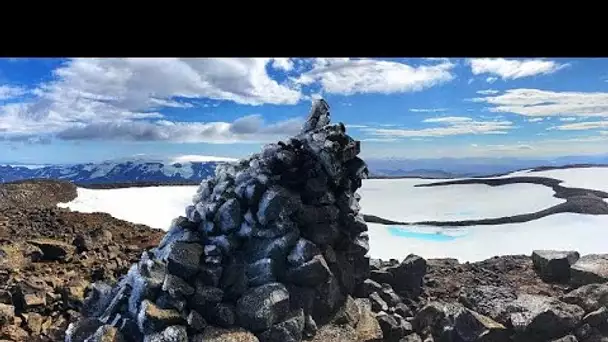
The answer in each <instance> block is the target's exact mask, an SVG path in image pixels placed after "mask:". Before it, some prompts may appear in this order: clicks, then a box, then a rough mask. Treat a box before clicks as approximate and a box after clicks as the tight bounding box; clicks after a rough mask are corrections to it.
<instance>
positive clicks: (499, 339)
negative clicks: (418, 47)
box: [452, 308, 510, 342]
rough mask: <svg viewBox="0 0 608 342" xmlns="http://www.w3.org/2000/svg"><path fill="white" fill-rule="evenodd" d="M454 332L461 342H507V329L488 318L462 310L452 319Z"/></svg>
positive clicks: (508, 338)
mask: <svg viewBox="0 0 608 342" xmlns="http://www.w3.org/2000/svg"><path fill="white" fill-rule="evenodd" d="M452 320H453V322H454V323H453V324H454V332H455V333H456V334H457V336H458V337H459V338H460V339H461V340H462V341H492V342H503V341H504V342H508V341H510V336H509V335H510V334H509V331H508V330H507V328H506V327H505V326H504V325H502V324H500V323H498V322H496V321H494V320H493V319H491V318H490V317H487V316H484V315H481V314H479V313H477V312H475V311H471V310H469V309H465V308H462V310H458V311H457V312H456V314H455V315H454V317H453V318H452Z"/></svg>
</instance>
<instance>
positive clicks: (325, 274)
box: [287, 254, 332, 287]
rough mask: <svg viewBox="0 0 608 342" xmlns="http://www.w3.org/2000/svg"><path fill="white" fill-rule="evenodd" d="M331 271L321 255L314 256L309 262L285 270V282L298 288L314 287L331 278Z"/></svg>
mask: <svg viewBox="0 0 608 342" xmlns="http://www.w3.org/2000/svg"><path fill="white" fill-rule="evenodd" d="M331 274H332V273H331V270H330V269H329V266H327V263H326V262H325V258H323V256H322V255H320V254H319V255H315V256H314V257H313V258H312V259H311V260H310V261H307V262H305V263H304V264H302V265H300V266H297V267H295V268H291V269H289V270H287V280H288V281H290V282H291V283H294V284H296V285H300V286H309V287H314V286H316V285H319V284H321V283H323V282H325V281H327V279H329V277H330V276H331Z"/></svg>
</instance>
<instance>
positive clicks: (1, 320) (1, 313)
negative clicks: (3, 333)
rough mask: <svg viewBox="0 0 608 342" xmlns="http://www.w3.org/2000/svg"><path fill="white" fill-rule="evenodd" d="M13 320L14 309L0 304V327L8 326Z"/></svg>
mask: <svg viewBox="0 0 608 342" xmlns="http://www.w3.org/2000/svg"><path fill="white" fill-rule="evenodd" d="M14 318H15V307H14V306H12V305H7V304H2V303H0V326H3V325H5V324H6V325H10V324H12V323H13V319H14Z"/></svg>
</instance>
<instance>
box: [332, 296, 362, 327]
mask: <svg viewBox="0 0 608 342" xmlns="http://www.w3.org/2000/svg"><path fill="white" fill-rule="evenodd" d="M360 318H361V309H360V308H359V305H358V304H357V302H355V300H354V299H353V298H352V297H351V296H346V300H345V301H344V305H342V307H341V308H340V310H338V312H337V313H336V316H335V317H334V320H333V322H334V323H335V324H348V325H350V326H352V327H356V326H357V323H359V319H360Z"/></svg>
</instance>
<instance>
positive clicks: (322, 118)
mask: <svg viewBox="0 0 608 342" xmlns="http://www.w3.org/2000/svg"><path fill="white" fill-rule="evenodd" d="M330 121H331V119H330V114H329V104H327V102H326V101H325V100H323V99H317V100H314V101H313V103H312V108H311V109H310V114H308V118H307V119H306V122H305V123H304V126H303V127H302V133H306V132H310V131H313V130H315V129H317V128H321V127H323V126H325V125H327V124H329V122H330Z"/></svg>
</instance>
